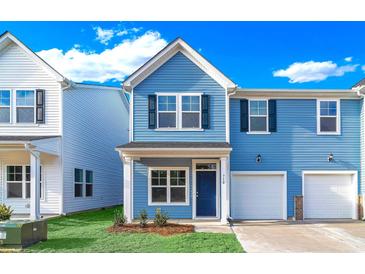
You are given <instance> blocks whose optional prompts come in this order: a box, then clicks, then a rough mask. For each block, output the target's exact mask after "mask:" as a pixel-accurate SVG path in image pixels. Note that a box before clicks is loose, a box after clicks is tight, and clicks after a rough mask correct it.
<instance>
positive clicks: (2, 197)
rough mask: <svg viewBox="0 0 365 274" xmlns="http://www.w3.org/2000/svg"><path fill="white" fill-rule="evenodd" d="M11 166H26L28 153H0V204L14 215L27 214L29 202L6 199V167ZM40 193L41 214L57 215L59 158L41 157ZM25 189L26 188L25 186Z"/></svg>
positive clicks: (27, 200)
mask: <svg viewBox="0 0 365 274" xmlns="http://www.w3.org/2000/svg"><path fill="white" fill-rule="evenodd" d="M11 165H20V166H28V165H30V163H29V153H27V152H25V151H11V152H2V153H0V203H6V204H8V205H10V206H11V207H12V209H14V213H15V214H28V213H29V206H30V200H29V199H22V198H13V199H8V198H7V196H6V182H7V176H6V167H7V166H11ZM41 166H42V185H41V187H42V193H44V195H43V196H42V198H41V214H59V213H60V212H61V208H60V205H61V195H60V193H61V183H62V182H61V179H60V178H61V169H60V166H61V160H60V158H59V157H56V156H50V155H44V154H42V155H41ZM25 187H26V186H25Z"/></svg>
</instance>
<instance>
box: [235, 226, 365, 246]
mask: <svg viewBox="0 0 365 274" xmlns="http://www.w3.org/2000/svg"><path fill="white" fill-rule="evenodd" d="M233 231H234V232H235V234H236V236H237V239H238V240H239V241H240V243H241V245H242V246H243V248H244V250H245V251H246V252H365V223H364V222H357V221H346V222H343V221H337V222H302V223H296V222H242V223H236V224H235V225H234V226H233Z"/></svg>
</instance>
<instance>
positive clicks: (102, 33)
mask: <svg viewBox="0 0 365 274" xmlns="http://www.w3.org/2000/svg"><path fill="white" fill-rule="evenodd" d="M94 30H95V32H96V40H98V41H100V43H102V44H104V45H108V43H109V40H110V39H112V38H113V36H114V30H112V29H102V28H101V27H94Z"/></svg>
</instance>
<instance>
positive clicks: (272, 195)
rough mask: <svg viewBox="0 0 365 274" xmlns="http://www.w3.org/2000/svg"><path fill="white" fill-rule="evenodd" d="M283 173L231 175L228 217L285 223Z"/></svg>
mask: <svg viewBox="0 0 365 274" xmlns="http://www.w3.org/2000/svg"><path fill="white" fill-rule="evenodd" d="M286 196H287V195H286V173H285V172H275V173H272V174H270V173H266V172H265V173H250V172H232V180H231V214H232V217H233V218H234V219H246V220H280V219H286Z"/></svg>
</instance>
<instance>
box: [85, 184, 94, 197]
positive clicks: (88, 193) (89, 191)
mask: <svg viewBox="0 0 365 274" xmlns="http://www.w3.org/2000/svg"><path fill="white" fill-rule="evenodd" d="M91 196H93V185H92V184H86V197H91Z"/></svg>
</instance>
